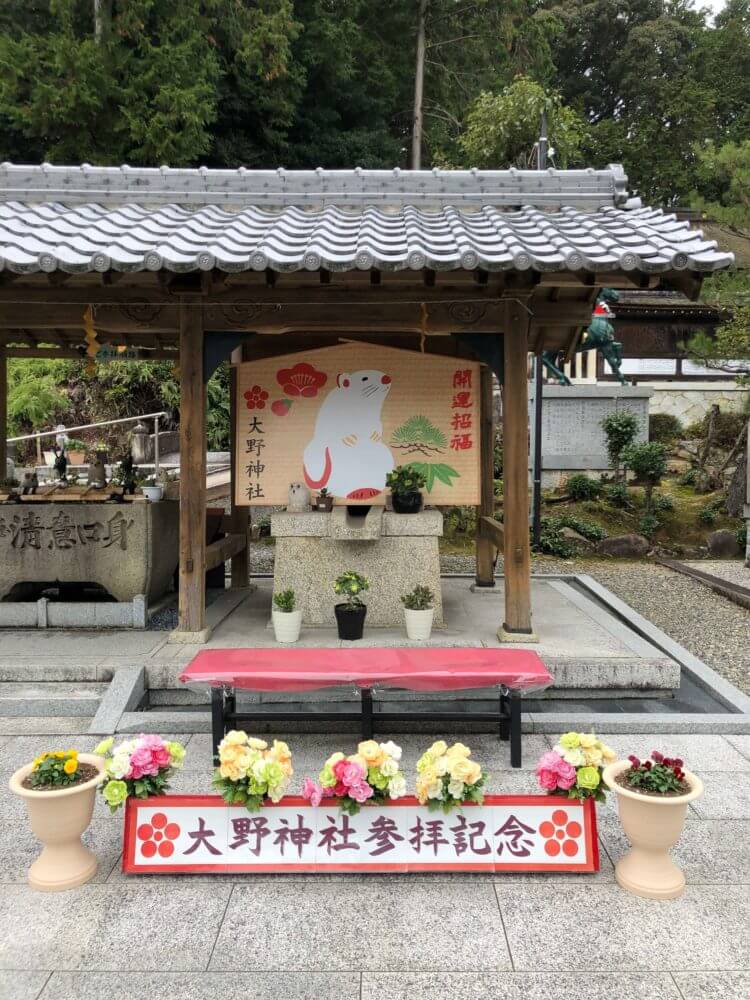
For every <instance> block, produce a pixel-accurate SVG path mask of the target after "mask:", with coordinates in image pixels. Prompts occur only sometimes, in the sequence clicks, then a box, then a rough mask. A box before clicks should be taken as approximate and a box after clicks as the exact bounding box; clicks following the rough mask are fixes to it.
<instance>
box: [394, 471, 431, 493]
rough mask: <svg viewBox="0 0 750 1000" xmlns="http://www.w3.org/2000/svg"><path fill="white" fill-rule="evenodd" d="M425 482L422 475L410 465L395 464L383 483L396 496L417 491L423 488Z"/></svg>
mask: <svg viewBox="0 0 750 1000" xmlns="http://www.w3.org/2000/svg"><path fill="white" fill-rule="evenodd" d="M426 482H427V480H426V479H425V477H424V475H423V474H422V473H421V472H420V471H419V470H418V469H415V468H414V466H412V465H397V466H396V468H395V469H394V470H393V472H389V473H388V475H387V476H386V477H385V485H386V486H387V487H388V489H389V490H390V491H391V493H394V494H395V495H396V496H407V495H408V494H409V493H418V492H419V491H420V490H422V489H424V487H425V484H426Z"/></svg>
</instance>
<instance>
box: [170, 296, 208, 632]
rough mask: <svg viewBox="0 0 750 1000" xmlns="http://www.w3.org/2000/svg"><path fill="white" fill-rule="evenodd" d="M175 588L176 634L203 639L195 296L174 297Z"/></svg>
mask: <svg viewBox="0 0 750 1000" xmlns="http://www.w3.org/2000/svg"><path fill="white" fill-rule="evenodd" d="M179 308H180V592H179V611H178V626H177V632H178V633H181V635H178V636H176V638H178V639H181V640H182V641H185V642H187V641H192V642H205V640H206V638H207V637H208V636H207V632H206V593H205V587H206V523H205V521H206V499H205V497H206V388H205V384H204V382H203V312H202V309H201V308H200V298H199V297H197V296H187V295H186V296H184V298H183V299H181V300H180V307H179Z"/></svg>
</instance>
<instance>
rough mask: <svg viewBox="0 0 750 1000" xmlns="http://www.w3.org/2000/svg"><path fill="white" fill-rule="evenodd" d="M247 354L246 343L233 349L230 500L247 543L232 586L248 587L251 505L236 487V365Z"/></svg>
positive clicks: (235, 528)
mask: <svg viewBox="0 0 750 1000" xmlns="http://www.w3.org/2000/svg"><path fill="white" fill-rule="evenodd" d="M246 354H247V347H246V346H245V345H243V346H241V347H238V348H237V349H236V350H234V351H232V366H231V368H230V369H229V454H230V458H231V466H230V470H231V471H230V477H229V502H230V504H231V508H230V510H231V513H230V515H229V516H230V520H231V525H232V526H231V529H230V530H231V531H232V533H233V534H234V535H237V536H242V537H244V539H245V544H244V547H243V548H242V549H238V550H237V552H236V553H234V554H233V555H232V586H233V587H247V585H248V579H249V573H250V558H249V552H248V538H249V534H250V530H249V529H250V519H249V513H250V508H249V507H241V506H240V505H239V504H238V503H237V498H236V496H235V487H236V484H237V441H236V433H237V431H236V428H237V378H238V372H237V368H236V366H237V365H238V364H239V363H240V362H241V361H243V360H245V355H246Z"/></svg>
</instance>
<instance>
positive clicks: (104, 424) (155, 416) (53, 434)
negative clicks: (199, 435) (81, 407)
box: [6, 410, 169, 444]
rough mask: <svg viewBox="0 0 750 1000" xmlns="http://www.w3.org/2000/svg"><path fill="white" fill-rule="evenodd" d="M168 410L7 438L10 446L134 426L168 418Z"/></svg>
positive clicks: (60, 427)
mask: <svg viewBox="0 0 750 1000" xmlns="http://www.w3.org/2000/svg"><path fill="white" fill-rule="evenodd" d="M168 416H169V414H168V413H167V412H166V410H161V411H160V412H159V413H142V414H141V415H140V416H139V417H120V418H119V420H100V421H99V423H97V424H79V425H78V426H77V427H63V426H62V425H60V426H59V427H57V428H56V429H55V430H54V431H35V432H34V433H33V434H22V435H21V437H14V438H7V439H6V440H7V442H8V444H15V443H16V442H17V441H33V440H34V439H35V438H43V437H57V435H58V434H69V433H70V431H88V430H91V428H92V427H109V426H111V425H112V424H132V423H137V422H138V421H139V420H153V419H158V418H159V417H168Z"/></svg>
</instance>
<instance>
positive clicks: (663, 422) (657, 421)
mask: <svg viewBox="0 0 750 1000" xmlns="http://www.w3.org/2000/svg"><path fill="white" fill-rule="evenodd" d="M683 432H684V427H683V426H682V422H681V421H680V420H678V418H677V417H675V416H672V414H671V413H652V414H651V415H650V416H649V418H648V439H649V441H660V442H661V443H662V444H671V443H672V441H676V440H677V438H680V437H682V435H683Z"/></svg>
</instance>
